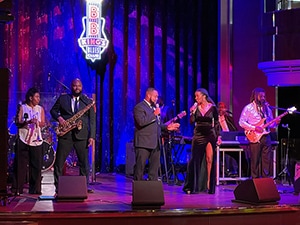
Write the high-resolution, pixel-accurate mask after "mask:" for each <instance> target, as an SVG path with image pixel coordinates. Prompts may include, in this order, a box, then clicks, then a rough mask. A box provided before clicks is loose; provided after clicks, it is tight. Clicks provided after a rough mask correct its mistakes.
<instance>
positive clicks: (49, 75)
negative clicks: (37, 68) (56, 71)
mask: <svg viewBox="0 0 300 225" xmlns="http://www.w3.org/2000/svg"><path fill="white" fill-rule="evenodd" d="M50 78H51V74H50V73H48V81H50Z"/></svg>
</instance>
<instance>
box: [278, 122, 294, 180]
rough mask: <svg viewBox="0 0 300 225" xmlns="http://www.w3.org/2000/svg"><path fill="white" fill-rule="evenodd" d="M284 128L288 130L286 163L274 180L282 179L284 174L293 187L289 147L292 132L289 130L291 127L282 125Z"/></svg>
mask: <svg viewBox="0 0 300 225" xmlns="http://www.w3.org/2000/svg"><path fill="white" fill-rule="evenodd" d="M282 127H283V128H286V129H287V142H286V151H285V161H284V168H283V169H282V170H281V171H280V173H278V174H277V175H276V177H275V178H274V180H276V179H277V178H278V177H281V176H282V175H283V174H285V175H286V178H287V180H288V182H289V185H291V173H290V171H289V167H288V166H289V145H290V132H291V129H290V128H289V125H288V124H286V125H284V124H282Z"/></svg>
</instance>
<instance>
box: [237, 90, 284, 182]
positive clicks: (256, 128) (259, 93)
mask: <svg viewBox="0 0 300 225" xmlns="http://www.w3.org/2000/svg"><path fill="white" fill-rule="evenodd" d="M272 119H273V114H272V111H271V109H270V108H269V107H268V103H267V102H266V92H265V90H264V89H263V88H255V89H254V90H253V91H252V94H251V97H250V103H249V104H248V105H246V106H245V107H244V109H243V110H242V113H241V115H240V119H239V125H240V126H241V127H242V128H244V129H245V131H246V136H247V132H249V134H251V135H253V136H258V137H259V136H260V135H261V137H260V138H259V140H257V141H252V140H250V139H249V137H248V136H247V137H248V139H249V141H250V145H249V148H250V158H251V177H252V178H259V177H260V174H259V168H260V165H261V177H270V176H272V173H271V172H272V146H271V136H270V134H269V131H270V128H275V127H276V126H277V125H278V124H279V123H280V119H278V120H275V122H274V123H271V124H270V125H269V126H268V127H263V126H264V124H265V123H267V122H268V121H271V120H272Z"/></svg>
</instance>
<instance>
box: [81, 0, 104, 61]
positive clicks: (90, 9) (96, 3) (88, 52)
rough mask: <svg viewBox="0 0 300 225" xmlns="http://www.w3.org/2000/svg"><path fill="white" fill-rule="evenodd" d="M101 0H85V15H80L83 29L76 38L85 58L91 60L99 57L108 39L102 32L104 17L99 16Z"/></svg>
mask: <svg viewBox="0 0 300 225" xmlns="http://www.w3.org/2000/svg"><path fill="white" fill-rule="evenodd" d="M101 9H102V4H101V0H86V16H84V17H82V24H83V31H82V33H81V35H80V38H79V39H78V44H79V47H80V48H81V49H82V50H83V52H84V53H85V58H86V59H90V60H91V61H92V62H95V60H100V59H101V54H102V53H103V52H104V50H105V49H106V48H107V46H108V44H109V41H108V39H107V37H106V35H105V32H104V25H105V19H104V18H103V17H101V16H102V15H101V12H102V11H101Z"/></svg>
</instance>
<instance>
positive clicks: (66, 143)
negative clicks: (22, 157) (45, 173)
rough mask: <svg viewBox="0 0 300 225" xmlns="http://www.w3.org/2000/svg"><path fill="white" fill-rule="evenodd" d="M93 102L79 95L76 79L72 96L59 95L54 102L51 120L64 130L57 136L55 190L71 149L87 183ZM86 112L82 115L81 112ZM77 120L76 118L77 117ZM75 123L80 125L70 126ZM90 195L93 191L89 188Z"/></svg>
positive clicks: (92, 133)
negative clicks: (73, 150) (74, 152)
mask: <svg viewBox="0 0 300 225" xmlns="http://www.w3.org/2000/svg"><path fill="white" fill-rule="evenodd" d="M92 104H93V101H92V100H91V99H90V98H88V97H87V96H86V95H84V94H82V82H81V80H80V79H78V78H76V79H74V80H73V81H72V83H71V93H70V94H62V95H60V97H59V98H58V99H57V101H56V102H55V104H54V105H53V107H52V108H51V110H50V114H51V116H52V118H53V119H55V120H56V121H58V123H59V128H62V130H66V132H65V133H63V135H58V144H57V150H56V159H55V163H54V185H55V188H56V192H57V188H58V178H59V176H61V175H62V171H63V167H64V164H65V161H66V159H67V157H68V155H69V154H70V152H71V150H72V149H73V148H74V149H75V151H76V155H77V158H78V163H79V167H80V169H79V173H80V174H79V175H80V176H86V178H87V184H88V181H89V164H88V152H89V151H88V148H89V147H90V146H93V145H94V143H95V135H96V120H95V111H94V108H93V107H91V106H92ZM83 111H86V112H85V113H81V112H83ZM78 115H80V116H78ZM77 117H79V118H77ZM73 118H75V119H76V121H70V120H73ZM77 121H80V122H78V124H79V123H80V125H78V126H77V127H75V128H74V127H71V128H68V126H70V124H71V123H72V122H77ZM88 192H89V193H92V192H93V190H91V189H88Z"/></svg>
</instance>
